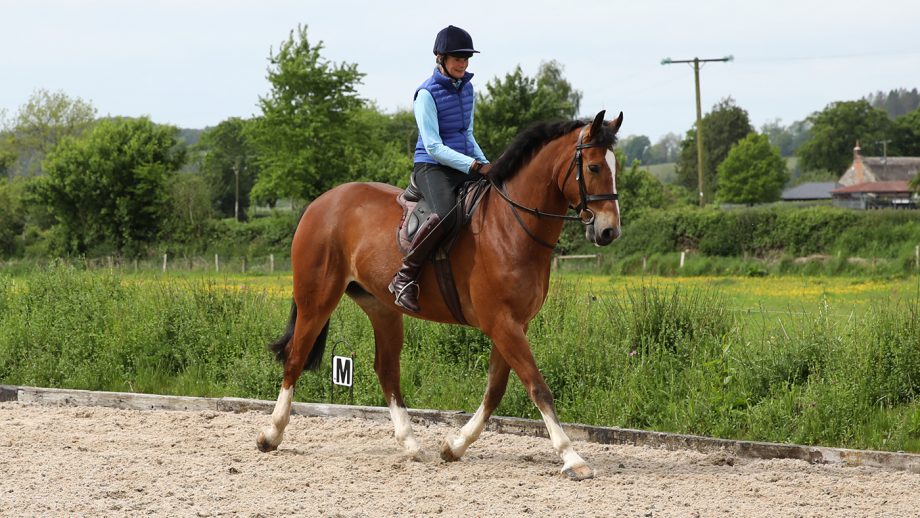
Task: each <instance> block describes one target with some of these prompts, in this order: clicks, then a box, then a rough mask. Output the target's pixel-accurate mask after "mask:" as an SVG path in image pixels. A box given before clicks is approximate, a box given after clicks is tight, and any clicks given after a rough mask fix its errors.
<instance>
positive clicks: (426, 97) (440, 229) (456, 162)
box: [390, 25, 492, 313]
mask: <svg viewBox="0 0 920 518" xmlns="http://www.w3.org/2000/svg"><path fill="white" fill-rule="evenodd" d="M478 52H479V51H478V50H474V49H473V38H472V37H470V34H469V33H468V32H466V31H465V30H463V29H461V28H459V27H454V26H453V25H449V26H447V27H446V28H444V29H442V30H441V32H439V33H438V35H437V37H436V38H435V40H434V55H435V60H436V62H437V67H435V69H434V73H433V74H432V75H431V77H429V78H428V79H427V80H426V81H425V82H424V83H422V84H421V86H419V87H418V88H417V89H416V90H415V103H414V105H413V109H414V111H415V120H416V122H417V123H418V133H419V136H418V142H417V143H416V145H415V165H414V167H413V169H412V174H413V175H414V177H415V183H416V185H417V186H418V188H419V189H420V190H421V191H422V195H423V196H424V197H425V199H426V200H428V203H429V204H430V205H431V210H432V213H431V215H430V216H428V218H427V219H426V220H425V221H424V222H422V223H421V224H420V225H419V229H418V231H416V233H415V236H414V237H413V238H412V243H411V246H410V247H409V248H410V251H409V253H408V254H407V255H406V257H404V258H403V264H402V268H400V270H399V271H398V272H396V275H395V276H394V277H393V281H392V282H391V283H390V292H391V293H393V295H394V296H395V297H396V304H397V305H398V306H401V307H403V308H405V309H407V310H409V311H411V312H413V313H418V311H419V305H418V294H419V289H418V282H417V279H418V275H419V272H420V271H421V269H422V265H423V264H424V263H425V260H426V259H427V258H428V255H429V254H430V253H431V251H432V250H434V248H435V247H436V246H437V244H438V242H439V241H440V238H441V237H442V236H443V235H444V233H445V231H446V230H448V229H449V228H450V226H451V225H452V221H444V224H439V223H440V222H442V221H443V220H445V218H447V215H448V213H450V211H451V209H452V208H453V206H454V204H455V203H456V201H457V200H456V196H457V190H458V188H459V187H460V186H461V185H462V184H463V183H465V182H469V181H471V180H474V179H475V177H474V174H477V173H478V174H486V173H488V172H489V169H491V167H492V165H491V164H489V161H488V160H486V157H485V155H483V153H482V149H480V148H479V144H477V143H476V139H475V138H473V105H474V97H475V96H474V95H473V85H472V84H471V83H470V79H472V78H473V74H471V73H469V72H467V71H466V67H467V66H468V65H469V59H470V57H471V56H472V55H473V53H478Z"/></svg>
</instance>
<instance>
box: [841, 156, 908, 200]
mask: <svg viewBox="0 0 920 518" xmlns="http://www.w3.org/2000/svg"><path fill="white" fill-rule="evenodd" d="M889 160H890V159H889ZM831 192H832V193H833V194H855V193H862V192H874V193H911V192H913V189H911V188H910V186H909V185H908V182H907V181H906V180H896V181H890V182H865V183H858V184H856V185H848V186H846V187H840V188H839V189H834V190H833V191H831Z"/></svg>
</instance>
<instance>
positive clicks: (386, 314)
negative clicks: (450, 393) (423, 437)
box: [347, 289, 419, 455]
mask: <svg viewBox="0 0 920 518" xmlns="http://www.w3.org/2000/svg"><path fill="white" fill-rule="evenodd" d="M347 293H348V295H349V296H351V298H352V299H353V300H354V301H355V302H356V303H357V304H358V305H359V306H361V309H363V310H364V312H365V313H367V316H368V318H370V320H371V325H372V326H373V327H374V343H375V348H376V351H375V354H374V371H375V372H376V373H377V379H378V380H379V381H380V388H381V389H382V390H383V396H384V398H386V402H387V407H389V409H390V418H391V419H392V420H393V428H394V432H395V434H396V442H397V443H399V445H400V446H402V447H403V448H404V449H405V450H406V452H408V453H410V454H413V455H414V454H416V453H418V451H419V445H418V441H416V440H415V435H414V434H413V433H412V421H411V420H410V419H409V412H408V411H407V410H406V404H405V402H404V401H403V397H402V390H401V389H400V388H399V376H400V374H399V354H400V352H401V351H402V346H403V339H404V335H403V317H402V314H401V313H399V312H397V311H394V310H393V309H392V308H391V307H390V306H389V305H385V304H383V303H381V302H380V301H378V300H377V299H375V298H374V297H373V296H371V295H370V294H368V293H366V292H363V290H360V289H349V290H348V292H347Z"/></svg>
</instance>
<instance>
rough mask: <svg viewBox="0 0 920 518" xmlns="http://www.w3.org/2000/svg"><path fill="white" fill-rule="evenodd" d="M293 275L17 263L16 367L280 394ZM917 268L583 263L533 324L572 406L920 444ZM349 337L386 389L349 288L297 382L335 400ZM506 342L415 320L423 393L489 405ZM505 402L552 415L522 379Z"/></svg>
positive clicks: (5, 375) (0, 283)
mask: <svg viewBox="0 0 920 518" xmlns="http://www.w3.org/2000/svg"><path fill="white" fill-rule="evenodd" d="M290 282H291V281H290V277H288V276H269V275H257V276H241V275H231V276H208V275H202V274H196V275H188V274H186V275H180V276H176V275H166V276H163V275H124V274H116V273H107V272H87V271H84V270H80V269H76V268H73V267H66V266H52V267H50V268H47V269H42V270H36V271H32V272H30V273H26V274H17V275H16V276H15V277H14V276H12V275H4V274H0V383H7V384H18V385H38V386H50V387H69V388H82V389H92V390H128V391H139V392H152V393H162V394H182V395H200V396H238V397H252V398H261V399H274V398H275V397H276V396H277V391H278V388H279V384H280V380H281V366H280V365H279V364H277V363H275V362H274V361H273V360H272V359H271V356H270V354H269V353H268V352H267V351H266V350H265V344H266V343H268V342H269V341H271V340H273V339H274V338H276V336H277V335H278V334H280V332H281V331H282V330H283V328H284V326H285V324H286V319H287V316H288V310H289V303H290V302H289V300H290V299H289V290H290ZM918 282H920V281H918V280H917V278H912V279H900V280H898V279H890V280H865V279H847V278H841V277H832V278H811V277H803V276H799V277H780V278H745V277H708V278H707V277H683V278H662V277H644V278H643V277H625V278H624V277H607V276H596V275H594V276H589V275H574V274H566V275H561V276H556V277H555V278H554V280H553V285H552V290H551V294H550V297H549V299H548V300H547V303H546V305H545V307H544V309H543V310H542V311H541V313H540V314H539V315H538V316H537V317H536V318H535V319H534V321H533V322H532V323H531V325H530V329H529V338H530V340H531V342H532V346H533V351H534V355H535V357H536V359H537V363H538V365H539V366H540V368H541V371H542V372H543V374H544V376H545V378H546V380H547V382H548V384H549V386H550V388H551V389H552V390H553V392H554V395H555V398H556V402H557V407H558V410H559V413H560V416H561V418H562V419H563V420H565V421H567V422H581V423H587V424H597V425H605V426H622V427H632V428H645V429H654V430H661V431H673V432H682V433H694V434H703V435H711V436H717V437H726V438H738V439H751V440H766V441H780V442H797V443H805V444H821V445H829V446H842V447H856V448H875V449H884V450H905V451H914V452H920V403H918V399H917V394H918V392H920V295H918V286H920V284H918ZM336 343H338V345H337V349H338V350H337V353H339V354H343V353H346V354H347V353H350V352H354V353H355V355H356V358H357V362H356V376H355V388H354V402H355V403H356V404H363V405H382V404H383V397H382V395H381V392H380V389H379V387H378V385H377V381H376V376H375V375H374V372H373V354H374V352H373V351H374V344H373V331H372V329H371V327H370V324H369V323H368V320H367V318H366V317H365V316H364V315H363V313H361V310H360V309H359V308H358V307H357V306H356V305H355V304H353V303H352V302H351V301H349V300H347V299H345V300H343V301H342V303H341V304H340V305H339V308H338V309H337V310H336V313H335V314H334V316H333V319H332V323H331V328H330V341H329V346H328V348H327V358H326V360H325V361H324V363H323V366H322V369H321V372H319V373H307V374H305V375H304V376H303V377H302V378H301V380H300V381H299V382H298V386H297V392H296V398H297V399H298V400H301V401H326V400H328V397H329V383H328V381H327V380H328V379H329V374H330V373H329V370H330V368H329V365H328V361H329V360H328V355H329V354H330V353H331V350H332V347H333V346H334V345H335V344H336ZM490 348H491V344H490V342H489V341H488V340H487V339H486V338H485V337H484V336H483V335H482V334H481V333H479V332H478V331H477V330H473V329H468V328H462V327H457V326H447V325H440V324H433V323H430V322H423V321H419V320H415V319H407V320H406V343H405V347H404V351H403V356H402V374H403V376H402V387H403V391H404V393H405V397H406V401H407V403H408V404H409V405H410V406H412V407H415V408H441V409H457V410H465V411H473V410H475V409H476V407H478V405H479V403H480V400H481V398H482V393H483V390H484V389H485V381H486V371H487V364H488V355H489V350H490ZM337 394H338V395H339V396H340V397H338V398H337V401H338V402H343V401H344V400H345V397H344V396H345V394H344V393H342V392H337ZM498 414H500V415H513V416H521V417H530V418H538V417H539V416H538V414H537V412H536V411H535V409H534V407H533V405H532V404H531V402H530V401H529V400H528V398H527V396H526V394H525V391H524V390H523V387H521V385H520V383H519V382H518V381H517V380H516V378H514V377H512V382H511V386H510V387H509V390H508V393H507V395H506V396H505V399H504V401H503V402H502V404H501V406H500V407H499V409H498Z"/></svg>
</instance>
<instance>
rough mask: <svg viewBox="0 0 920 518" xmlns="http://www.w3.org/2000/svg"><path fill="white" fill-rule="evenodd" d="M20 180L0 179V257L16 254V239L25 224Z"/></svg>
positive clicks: (22, 184) (22, 183) (21, 182)
mask: <svg viewBox="0 0 920 518" xmlns="http://www.w3.org/2000/svg"><path fill="white" fill-rule="evenodd" d="M23 186H24V182H23V181H22V180H17V181H8V180H5V179H2V178H0V257H2V256H6V257H10V256H13V255H15V254H16V251H17V250H16V249H17V239H18V238H19V236H20V235H21V234H22V230H23V228H24V226H25V223H26V218H25V211H24V210H23V206H22V205H23V190H24V189H23Z"/></svg>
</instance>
